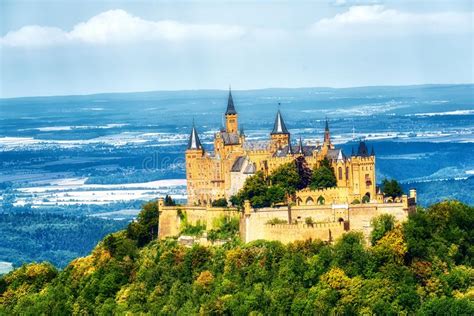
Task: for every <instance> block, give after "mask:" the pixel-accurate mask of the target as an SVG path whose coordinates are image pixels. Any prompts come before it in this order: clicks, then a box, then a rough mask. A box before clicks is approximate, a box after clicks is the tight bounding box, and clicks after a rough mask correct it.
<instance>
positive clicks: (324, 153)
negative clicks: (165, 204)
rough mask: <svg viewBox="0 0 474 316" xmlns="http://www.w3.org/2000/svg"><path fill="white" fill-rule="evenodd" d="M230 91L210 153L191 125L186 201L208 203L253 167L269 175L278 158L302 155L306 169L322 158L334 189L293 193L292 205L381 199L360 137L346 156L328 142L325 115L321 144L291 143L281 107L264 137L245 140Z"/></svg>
mask: <svg viewBox="0 0 474 316" xmlns="http://www.w3.org/2000/svg"><path fill="white" fill-rule="evenodd" d="M238 116H239V115H238V113H237V111H236V108H235V105H234V100H233V98H232V92H231V91H230V90H229V96H228V100H227V109H226V112H225V127H224V128H222V129H221V130H220V131H219V132H217V133H215V136H214V152H206V151H205V150H204V148H203V146H202V144H201V141H200V139H199V135H198V132H197V130H196V127H195V126H194V124H193V127H192V130H191V136H190V137H189V142H188V148H187V150H186V180H187V184H188V186H187V193H188V204H189V205H208V204H211V203H212V201H215V200H217V199H222V198H225V199H227V200H229V198H230V197H231V196H232V195H234V194H236V193H237V192H238V191H239V190H240V188H241V187H242V186H243V184H244V182H245V179H246V178H247V177H249V176H251V175H253V174H255V172H257V171H262V172H263V173H264V174H265V175H269V174H270V173H271V172H272V171H273V170H275V169H276V168H278V167H279V166H280V165H282V164H284V163H288V162H291V161H294V160H295V159H296V158H298V157H303V158H304V159H305V161H306V163H307V164H308V167H310V168H311V169H313V168H315V167H317V166H318V165H319V164H320V163H321V161H322V160H323V159H325V158H327V159H328V160H329V161H330V163H331V165H332V167H333V170H334V171H335V174H336V179H337V189H336V190H334V189H333V190H326V191H324V192H319V193H318V194H319V195H318V196H314V194H311V193H310V192H309V191H304V192H299V193H298V194H297V204H298V205H301V204H303V205H311V204H314V203H318V204H324V203H351V202H353V201H362V200H364V201H366V202H369V201H371V200H377V198H379V199H381V198H382V197H381V196H380V195H379V196H377V191H376V185H375V154H374V150H373V148H372V150H371V152H370V153H369V150H368V148H367V146H366V144H365V142H360V144H359V146H358V149H357V151H356V152H352V154H351V155H350V156H346V155H345V154H344V152H343V151H342V149H337V148H335V146H334V145H333V144H332V142H331V134H330V130H329V124H328V121H327V120H326V127H325V131H324V140H323V142H322V144H320V145H319V144H318V145H313V146H309V145H305V144H303V141H302V140H301V138H299V140H298V142H297V144H293V143H292V139H291V134H290V132H289V131H288V129H287V127H286V124H285V121H284V119H283V116H282V114H281V112H280V111H279V110H278V112H277V113H276V117H275V123H274V125H273V130H272V131H271V132H270V135H269V136H270V137H269V141H268V142H265V143H258V144H255V143H251V142H248V141H246V139H245V134H244V132H243V130H242V129H239V123H238Z"/></svg>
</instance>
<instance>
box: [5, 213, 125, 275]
mask: <svg viewBox="0 0 474 316" xmlns="http://www.w3.org/2000/svg"><path fill="white" fill-rule="evenodd" d="M126 224H127V222H126V221H116V220H104V219H99V218H91V217H86V216H71V215H60V214H52V213H40V212H33V211H31V212H4V213H0V231H1V232H2V236H1V241H0V261H8V262H12V263H13V264H14V266H20V265H21V264H23V263H25V262H32V261H37V262H39V261H49V262H51V263H53V264H54V265H55V266H57V267H65V266H66V265H67V264H68V263H69V262H70V261H71V260H73V259H74V258H77V257H79V256H84V255H86V254H88V253H89V252H90V251H91V250H92V249H93V248H94V246H95V245H96V244H97V241H98V240H101V239H102V238H104V236H106V235H107V234H110V233H111V232H115V231H117V230H120V229H123V228H124V227H125V226H126Z"/></svg>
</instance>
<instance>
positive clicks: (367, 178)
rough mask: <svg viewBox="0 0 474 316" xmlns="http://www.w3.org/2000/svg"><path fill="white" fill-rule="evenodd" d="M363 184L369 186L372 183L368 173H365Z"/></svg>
mask: <svg viewBox="0 0 474 316" xmlns="http://www.w3.org/2000/svg"><path fill="white" fill-rule="evenodd" d="M365 185H366V186H367V187H370V186H371V185H372V180H371V179H370V176H369V174H365Z"/></svg>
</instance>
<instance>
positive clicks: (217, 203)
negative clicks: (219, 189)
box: [212, 198, 227, 207]
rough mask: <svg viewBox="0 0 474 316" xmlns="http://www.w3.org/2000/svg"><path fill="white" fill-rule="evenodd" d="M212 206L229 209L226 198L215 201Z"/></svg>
mask: <svg viewBox="0 0 474 316" xmlns="http://www.w3.org/2000/svg"><path fill="white" fill-rule="evenodd" d="M212 206H214V207H227V200H226V198H222V199H217V200H214V201H212Z"/></svg>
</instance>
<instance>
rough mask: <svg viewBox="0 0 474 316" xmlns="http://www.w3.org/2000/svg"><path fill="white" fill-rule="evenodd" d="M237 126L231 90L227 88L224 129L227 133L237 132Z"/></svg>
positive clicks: (236, 115)
mask: <svg viewBox="0 0 474 316" xmlns="http://www.w3.org/2000/svg"><path fill="white" fill-rule="evenodd" d="M238 128H239V122H238V114H237V111H236V110H235V106H234V99H233V98H232V91H231V90H230V88H229V98H228V99H227V110H226V111H225V130H226V132H227V133H237V130H238Z"/></svg>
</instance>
